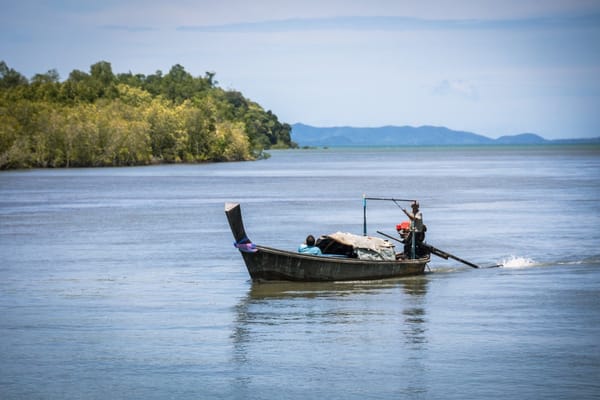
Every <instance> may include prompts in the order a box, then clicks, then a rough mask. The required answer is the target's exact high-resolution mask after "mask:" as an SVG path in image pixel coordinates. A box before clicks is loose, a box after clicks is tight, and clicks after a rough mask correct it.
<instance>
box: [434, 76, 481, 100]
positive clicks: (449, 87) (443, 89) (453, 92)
mask: <svg viewBox="0 0 600 400" xmlns="http://www.w3.org/2000/svg"><path fill="white" fill-rule="evenodd" d="M433 94H435V95H438V96H458V97H462V98H465V99H469V100H478V99H479V94H478V91H477V88H476V87H475V85H474V84H472V83H470V82H468V81H464V80H460V79H459V80H448V79H444V80H443V81H441V82H439V83H438V84H437V85H436V86H435V87H434V88H433Z"/></svg>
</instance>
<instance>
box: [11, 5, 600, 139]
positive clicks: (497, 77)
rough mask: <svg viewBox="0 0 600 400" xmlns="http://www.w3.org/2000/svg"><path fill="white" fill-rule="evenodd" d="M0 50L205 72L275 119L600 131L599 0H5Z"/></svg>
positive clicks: (128, 67) (32, 70)
mask: <svg viewBox="0 0 600 400" xmlns="http://www.w3.org/2000/svg"><path fill="white" fill-rule="evenodd" d="M1 10H2V12H1V13H0V60H3V61H5V62H6V63H7V64H8V66H9V67H10V68H13V69H15V70H17V71H18V72H20V73H22V74H23V75H25V76H26V77H28V78H31V77H32V76H33V75H35V74H37V73H45V72H47V71H48V70H51V69H55V70H57V71H58V73H59V74H60V77H61V79H62V80H64V79H66V78H68V76H69V73H70V72H71V71H73V70H76V69H78V70H82V71H86V72H89V69H90V66H91V65H92V64H94V63H96V62H98V61H108V62H109V63H111V65H112V69H113V72H114V73H115V74H116V73H126V72H133V73H134V74H135V73H142V74H145V75H148V74H153V73H155V72H156V71H158V70H160V71H162V72H163V73H168V71H169V70H170V69H171V67H172V66H173V65H176V64H180V65H182V66H183V67H184V68H185V69H186V71H188V72H189V73H191V74H192V75H194V76H204V74H205V72H207V71H210V72H215V73H216V75H215V79H216V80H217V81H218V84H219V86H220V87H222V88H224V89H231V90H237V91H240V92H241V93H242V94H243V95H244V96H246V97H247V98H249V99H251V100H253V101H256V102H257V103H259V104H260V105H261V106H262V107H263V108H265V109H267V110H272V111H273V113H275V114H276V115H277V116H278V117H279V120H280V121H282V122H287V123H290V124H293V123H296V122H301V123H305V124H309V125H314V126H357V127H378V126H386V125H399V126H403V125H410V126H422V125H434V126H446V127H448V128H450V129H455V130H463V131H469V132H474V133H478V134H482V135H485V136H488V137H492V138H496V137H499V136H503V135H514V134H519V133H536V134H539V135H541V136H543V137H545V138H547V139H558V138H585V137H598V136H600V0H544V1H541V0H502V1H498V0H478V1H474V0H471V1H467V0H444V1H442V0H418V1H412V0H410V1H409V0H396V1H392V0H366V1H363V0H348V1H341V0H306V1H302V0H292V1H290V0H257V1H251V0H246V1H242V0H197V1H193V0H170V1H154V0H102V1H86V0H19V1H7V0H4V1H3V4H2V7H1Z"/></svg>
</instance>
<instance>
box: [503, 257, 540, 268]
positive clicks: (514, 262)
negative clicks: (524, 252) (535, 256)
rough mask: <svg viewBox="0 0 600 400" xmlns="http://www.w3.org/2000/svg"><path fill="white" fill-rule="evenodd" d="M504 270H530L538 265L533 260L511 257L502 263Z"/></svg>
mask: <svg viewBox="0 0 600 400" xmlns="http://www.w3.org/2000/svg"><path fill="white" fill-rule="evenodd" d="M500 264H501V265H502V267H503V268H528V267H533V266H535V265H537V263H536V262H535V261H534V260H532V259H531V258H527V257H516V256H510V258H505V259H504V260H502V262H500Z"/></svg>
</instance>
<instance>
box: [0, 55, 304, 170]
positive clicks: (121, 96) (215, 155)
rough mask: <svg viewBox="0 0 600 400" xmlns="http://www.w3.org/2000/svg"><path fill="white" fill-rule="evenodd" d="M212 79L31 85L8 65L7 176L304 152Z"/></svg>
mask: <svg viewBox="0 0 600 400" xmlns="http://www.w3.org/2000/svg"><path fill="white" fill-rule="evenodd" d="M214 78H215V73H214V72H206V74H205V75H204V76H199V77H194V76H192V75H191V74H190V73H188V72H187V71H186V70H185V68H184V67H183V66H181V65H179V64H176V65H174V66H173V67H172V68H171V70H170V71H169V72H168V73H167V74H163V73H162V72H161V71H156V73H154V74H151V75H147V76H146V75H143V74H133V73H131V72H128V73H122V74H116V75H115V74H114V73H113V71H112V66H111V64H110V63H109V62H106V61H100V62H98V63H96V64H93V65H92V66H91V67H90V70H89V73H88V72H83V71H80V70H73V71H72V72H71V73H70V74H69V77H68V78H67V79H66V80H64V81H62V82H61V81H60V77H59V74H58V72H57V71H56V70H50V71H48V72H46V73H43V74H36V75H35V76H33V77H32V78H31V79H27V78H26V77H24V76H23V75H22V74H20V73H19V72H17V71H15V70H14V69H12V68H9V67H8V65H7V64H6V63H5V62H4V61H0V169H9V168H30V167H41V168H45V167H75V166H77V167H82V166H122V165H144V164H151V163H165V162H166V163H176V162H206V161H241V160H251V159H256V158H258V157H261V156H263V154H264V153H263V152H264V150H266V149H270V148H288V147H296V145H295V143H293V142H292V141H291V139H290V131H291V127H290V125H288V124H287V123H281V122H279V120H278V118H277V116H276V115H275V114H273V113H272V112H271V111H270V110H269V111H265V110H264V109H263V108H262V107H261V106H260V105H259V104H257V103H255V102H253V101H251V100H249V99H247V98H245V97H244V96H243V95H242V94H241V93H240V92H237V91H234V90H224V89H222V88H220V87H219V86H217V85H218V82H217V81H216V80H215V79H214Z"/></svg>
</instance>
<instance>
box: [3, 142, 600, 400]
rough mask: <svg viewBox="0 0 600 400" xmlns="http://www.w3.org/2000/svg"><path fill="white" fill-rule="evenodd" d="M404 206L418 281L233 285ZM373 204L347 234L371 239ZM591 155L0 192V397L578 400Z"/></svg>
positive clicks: (594, 165)
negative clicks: (413, 213) (323, 238)
mask: <svg viewBox="0 0 600 400" xmlns="http://www.w3.org/2000/svg"><path fill="white" fill-rule="evenodd" d="M363 193H364V194H367V195H369V196H394V197H400V198H418V199H419V200H420V202H421V205H422V207H421V208H422V211H423V215H424V219H425V223H426V224H427V225H428V232H427V233H428V237H427V240H428V242H429V243H431V244H433V245H434V246H436V247H439V248H441V249H443V250H446V251H448V252H450V253H453V254H456V255H458V256H460V257H462V258H465V259H467V260H469V261H472V262H475V263H477V264H480V265H482V266H493V265H496V264H504V266H503V267H500V268H489V269H479V270H478V269H472V268H469V267H468V266H466V265H463V264H460V263H458V262H456V261H452V260H442V259H439V258H434V259H432V261H431V263H430V265H429V270H428V273H427V274H426V275H424V276H420V277H414V278H407V279H396V280H385V281H377V282H345V283H320V284H311V283H305V284H297V283H296V284H293V283H268V284H256V283H252V282H251V281H250V280H249V276H248V274H247V272H246V270H245V267H244V265H243V262H242V259H241V257H240V255H239V254H238V253H237V250H235V249H234V247H233V246H232V242H233V238H232V235H231V232H230V231H229V228H228V226H227V222H226V219H225V216H224V213H223V206H224V203H225V202H227V201H237V202H240V203H241V204H242V210H243V213H244V219H245V223H246V230H247V232H248V234H249V236H250V237H251V239H252V240H253V241H254V242H256V243H260V244H265V245H270V246H273V247H279V248H284V249H290V250H292V249H295V248H296V247H297V246H298V244H299V243H301V242H302V241H303V239H304V238H305V237H306V235H307V234H308V233H312V234H313V235H320V234H325V233H331V232H335V231H338V230H340V231H348V232H353V233H357V234H360V233H362V228H363V227H362V216H363V215H362V195H363ZM404 219H405V217H404V216H403V214H402V212H401V211H400V210H399V208H398V207H396V206H395V205H394V204H393V203H384V202H369V204H368V229H369V233H371V234H375V232H376V231H377V230H381V231H383V232H387V233H390V234H393V232H394V227H395V225H396V224H397V223H399V222H401V221H402V220H404ZM599 226H600V149H598V148H597V147H526V148H518V147H515V148H465V149H456V148H454V149H435V148H426V149H359V150H331V149H330V150H303V151H299V150H298V151H274V152H272V157H271V158H270V159H268V160H264V161H258V162H249V163H227V164H206V165H168V166H153V167H142V168H120V169H111V168H105V169H70V170H31V171H16V172H1V173H0V278H1V279H0V315H1V316H0V398H2V399H38V398H39V399H74V398H77V399H79V398H85V399H106V398H116V399H131V398H144V399H164V398H177V399H184V398H194V399H198V398H224V399H274V398H290V399H306V398H327V399H368V398H373V399H384V398H385V399H389V398H406V399H482V398H506V399H515V398H527V399H538V398H539V399H542V398H543V399H552V398H554V399H565V398H577V399H589V398H599V393H600V383H599V382H600V229H599V228H598V227H599Z"/></svg>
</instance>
